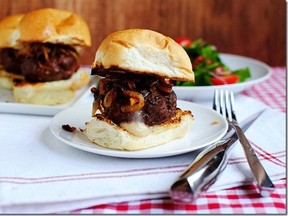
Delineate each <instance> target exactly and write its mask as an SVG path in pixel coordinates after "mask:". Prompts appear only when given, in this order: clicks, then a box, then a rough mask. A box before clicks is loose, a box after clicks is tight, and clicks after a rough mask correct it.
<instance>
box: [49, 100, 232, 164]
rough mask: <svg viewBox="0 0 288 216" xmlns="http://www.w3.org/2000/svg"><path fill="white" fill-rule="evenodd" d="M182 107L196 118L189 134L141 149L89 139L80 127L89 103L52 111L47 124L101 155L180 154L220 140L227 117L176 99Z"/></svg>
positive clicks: (72, 142)
mask: <svg viewBox="0 0 288 216" xmlns="http://www.w3.org/2000/svg"><path fill="white" fill-rule="evenodd" d="M177 106H178V107H180V108H181V109H182V110H191V111H192V113H193V116H194V118H195V121H194V122H193V125H192V126H191V129H190V131H189V132H188V134H187V135H186V136H185V137H183V138H181V139H175V140H173V141H171V142H168V143H166V144H163V145H160V146H157V147H153V148H149V149H145V150H141V151H120V150H111V149H106V148H103V147H101V146H98V145H96V144H94V143H92V142H91V141H90V140H89V139H88V138H87V137H86V136H85V135H84V134H83V133H82V132H80V130H79V129H84V128H85V122H88V121H90V120H91V109H92V107H91V104H90V103H89V104H86V103H85V104H79V105H76V106H72V107H71V108H68V109H66V110H64V111H62V112H60V113H58V114H57V115H55V116H54V117H53V119H52V121H51V124H50V130H51V132H52V134H53V135H54V136H55V137H56V138H57V139H59V140H60V141H62V142H63V143H65V144H67V145H70V146H73V147H75V148H78V149H81V150H84V151H87V152H92V153H96V154H100V155H106V156H113V157H123V158H156V157H166V156H172V155H179V154H183V153H187V152H191V151H194V150H198V149H200V148H203V147H205V146H207V145H210V144H212V143H214V142H215V141H217V140H219V139H220V138H221V137H223V136H224V134H225V133H226V131H227V128H228V124H227V121H226V120H225V119H224V118H223V117H222V116H221V115H219V114H218V113H217V112H216V111H214V110H212V109H209V108H207V107H204V106H201V105H198V104H194V103H191V102H187V101H181V100H178V101H177ZM66 124H68V125H70V126H71V127H72V126H74V127H76V128H77V131H76V132H73V133H71V132H67V131H64V130H63V129H62V125H66Z"/></svg>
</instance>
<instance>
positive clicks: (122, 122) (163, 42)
mask: <svg viewBox="0 0 288 216" xmlns="http://www.w3.org/2000/svg"><path fill="white" fill-rule="evenodd" d="M92 75H99V76H102V77H103V78H102V79H101V80H100V81H99V84H98V86H97V88H96V87H93V88H91V91H92V93H93V94H94V102H93V109H92V116H93V117H92V119H91V121H90V122H87V123H86V128H85V129H84V130H83V132H84V134H85V135H86V136H87V137H88V138H89V139H90V140H91V141H92V142H94V143H96V144H98V145H100V146H102V147H105V148H109V149H118V150H140V149H146V148H151V147H153V146H158V145H160V144H163V143H166V142H169V141H171V140H173V139H176V138H181V137H184V136H185V134H187V132H188V130H189V128H190V126H191V124H192V123H193V121H194V117H193V115H192V113H191V111H185V110H181V109H180V108H178V107H177V97H176V94H175V93H174V91H173V90H172V87H173V82H172V81H173V80H180V81H191V82H194V73H193V71H192V65H191V62H190V59H189V57H188V55H187V54H186V52H185V50H184V49H183V48H182V47H181V46H180V45H179V44H177V43H176V42H175V41H174V40H172V39H171V38H169V37H166V36H164V35H162V34H160V33H158V32H155V31H151V30H146V29H128V30H124V31H118V32H114V33H112V34H110V35H108V36H107V37H106V38H105V39H104V40H103V41H102V43H101V44H100V46H99V48H98V50H97V51H96V55H95V60H94V63H93V64H92Z"/></svg>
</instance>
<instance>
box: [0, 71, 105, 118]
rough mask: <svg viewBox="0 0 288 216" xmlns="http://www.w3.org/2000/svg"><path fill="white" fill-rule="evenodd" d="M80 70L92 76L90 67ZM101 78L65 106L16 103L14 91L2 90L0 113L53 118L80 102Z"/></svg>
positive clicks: (93, 80)
mask: <svg viewBox="0 0 288 216" xmlns="http://www.w3.org/2000/svg"><path fill="white" fill-rule="evenodd" d="M79 70H84V71H86V72H87V73H88V74H89V76H90V68H89V67H81V68H80V69H79ZM98 80H99V77H97V76H93V77H91V80H90V82H89V83H88V84H87V85H86V86H84V87H83V88H81V89H79V90H78V91H76V97H75V98H74V99H73V100H72V101H70V102H68V103H65V104H61V105H55V106H49V105H38V104H26V103H16V102H15V101H14V99H13V95H12V91H11V90H6V89H0V113H1V112H2V113H17V114H30V115H45V116H53V115H55V114H56V113H58V112H60V111H62V110H64V109H66V108H68V107H70V106H72V105H73V104H74V103H75V102H76V101H78V100H79V99H80V98H81V97H82V96H83V95H84V93H85V92H87V91H89V89H90V88H91V86H92V85H95V84H96V83H98Z"/></svg>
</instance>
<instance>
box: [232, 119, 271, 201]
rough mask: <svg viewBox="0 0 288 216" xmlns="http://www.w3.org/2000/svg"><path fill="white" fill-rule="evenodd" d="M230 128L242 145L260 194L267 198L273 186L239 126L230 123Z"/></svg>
mask: <svg viewBox="0 0 288 216" xmlns="http://www.w3.org/2000/svg"><path fill="white" fill-rule="evenodd" d="M231 126H232V127H233V128H234V129H235V131H236V133H237V135H238V137H239V141H240V143H241V144H242V147H243V149H244V152H245V155H246V158H247V161H248V164H249V166H250V169H251V170H252V173H253V175H254V177H255V179H256V181H257V183H258V187H259V190H260V194H261V195H262V196H264V197H265V196H269V195H270V194H271V193H272V192H273V190H274V184H273V183H272V181H271V179H270V178H269V176H268V175H267V173H266V171H265V169H264V167H263V166H262V164H261V163H260V161H259V159H258V157H257V155H256V154H255V152H254V150H253V147H252V146H251V144H250V142H249V140H248V139H247V137H246V136H245V134H244V132H243V131H242V129H241V128H240V126H239V125H238V124H237V123H235V122H233V123H231Z"/></svg>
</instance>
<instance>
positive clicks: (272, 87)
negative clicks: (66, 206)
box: [69, 67, 287, 214]
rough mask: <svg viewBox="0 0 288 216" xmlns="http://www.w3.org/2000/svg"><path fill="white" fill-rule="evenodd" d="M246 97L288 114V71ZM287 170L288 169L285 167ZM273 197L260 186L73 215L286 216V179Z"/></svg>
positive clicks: (278, 71)
mask: <svg viewBox="0 0 288 216" xmlns="http://www.w3.org/2000/svg"><path fill="white" fill-rule="evenodd" d="M243 94H244V95H247V96H250V97H253V98H256V99H258V100H260V101H262V102H263V103H265V104H267V105H268V106H270V107H272V108H275V109H279V110H280V111H282V112H285V111H286V67H274V68H273V73H272V77H271V78H270V79H269V80H267V81H265V82H263V83H260V84H258V85H255V86H253V87H252V88H250V89H249V90H246V91H244V92H243ZM285 166H286V165H285ZM274 184H275V187H276V190H275V191H274V192H273V193H272V194H271V196H270V197H265V198H263V197H259V194H257V193H256V192H255V188H256V185H249V186H243V187H237V188H232V189H227V190H220V191H217V192H211V193H205V194H202V195H201V196H200V197H199V198H198V199H197V200H196V201H195V203H189V204H187V203H175V202H174V201H173V200H171V199H170V198H163V199H153V200H142V201H135V202H122V203H114V204H105V205H98V206H93V207H90V208H86V209H80V210H75V211H72V212H69V213H71V214H116V213H117V214H223V213H225V214H286V213H287V211H286V179H281V180H277V181H275V182H274Z"/></svg>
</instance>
